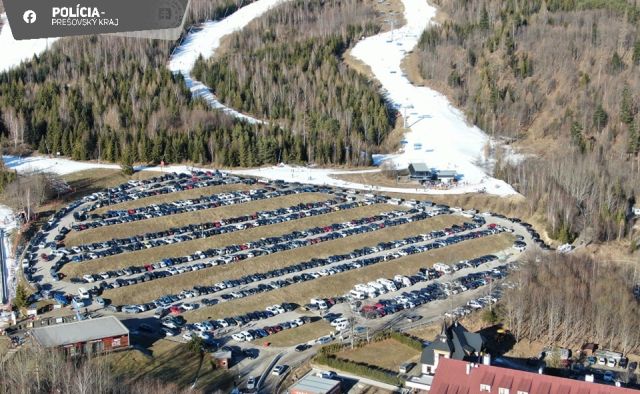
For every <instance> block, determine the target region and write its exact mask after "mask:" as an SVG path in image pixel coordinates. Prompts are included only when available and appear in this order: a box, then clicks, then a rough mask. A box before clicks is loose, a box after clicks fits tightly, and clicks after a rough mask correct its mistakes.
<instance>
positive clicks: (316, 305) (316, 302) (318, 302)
mask: <svg viewBox="0 0 640 394" xmlns="http://www.w3.org/2000/svg"><path fill="white" fill-rule="evenodd" d="M495 230H497V231H499V228H497V227H496V228H495ZM472 233H482V234H484V235H490V234H493V232H488V231H487V230H482V231H477V232H471V233H468V234H472ZM468 234H460V235H457V236H451V237H449V238H453V237H456V239H458V242H461V241H462V240H463V239H468V238H462V237H464V236H467V235H468ZM439 242H440V241H437V242H434V243H430V244H428V245H434V244H435V245H441V244H440V243H439ZM400 244H402V241H400ZM437 247H441V246H437ZM413 248H417V246H415V245H412V246H409V247H408V248H405V249H403V250H407V249H410V250H413ZM407 254H411V253H409V252H408V253H407ZM399 257H402V255H397V256H396V255H395V253H389V254H386V255H384V256H377V257H372V258H367V259H360V260H354V261H353V262H351V263H345V264H341V265H339V266H337V267H332V268H333V269H336V268H337V269H339V270H343V269H344V271H347V270H351V269H357V268H361V267H363V266H367V265H371V264H375V263H378V262H381V261H388V260H389V259H393V258H399ZM385 258H386V260H385ZM485 261H489V259H486V260H485ZM431 271H432V272H433V273H432V276H431V277H430V276H429V275H425V274H424V273H419V274H417V277H420V278H422V280H429V279H430V278H431V279H433V278H435V277H438V275H441V274H440V273H437V271H435V270H431ZM340 272H343V271H340ZM429 272H430V271H429ZM470 275H471V276H469V277H473V276H472V275H473V274H470ZM313 279H315V278H314V277H313V276H311V275H310V274H302V275H300V276H298V280H299V281H305V280H313ZM461 280H462V281H464V280H465V279H464V278H463V279H461ZM293 283H298V282H296V281H294V280H293V279H292V278H289V279H287V280H281V281H276V287H272V286H271V284H270V285H266V284H261V285H258V286H257V287H254V288H252V289H251V288H250V289H246V290H242V291H238V292H235V293H233V294H225V296H230V297H231V298H242V297H246V296H249V295H254V294H258V293H261V292H265V291H270V290H273V289H275V288H279V287H284V286H288V285H291V284H293ZM443 291H444V290H443ZM223 299H224V297H223ZM342 299H343V300H346V299H348V298H344V297H342ZM312 301H313V302H311V303H310V304H308V305H306V308H307V309H328V308H329V307H330V306H331V305H332V303H330V302H328V301H327V300H325V299H313V300H312ZM322 305H325V306H324V307H322ZM256 313H263V312H256Z"/></svg>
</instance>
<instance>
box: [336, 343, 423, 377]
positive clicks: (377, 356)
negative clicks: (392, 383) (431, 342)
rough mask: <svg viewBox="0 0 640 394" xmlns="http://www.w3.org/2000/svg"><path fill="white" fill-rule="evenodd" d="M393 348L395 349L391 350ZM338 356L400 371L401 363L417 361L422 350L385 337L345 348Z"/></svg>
mask: <svg viewBox="0 0 640 394" xmlns="http://www.w3.org/2000/svg"><path fill="white" fill-rule="evenodd" d="M391 349H393V351H390V350H391ZM336 356H337V357H338V358H342V359H345V360H351V361H355V362H357V363H365V364H370V365H375V366H378V367H381V368H385V369H388V370H389V371H393V372H398V369H399V367H400V365H401V364H403V363H405V362H409V361H410V362H414V363H417V362H418V358H419V357H420V352H419V351H417V350H416V349H413V348H411V347H409V346H407V345H405V344H402V343H400V342H398V341H396V340H395V339H385V340H383V341H379V342H372V343H370V344H368V345H365V346H363V347H360V348H356V349H349V348H347V349H344V350H342V351H341V352H340V353H338V354H336ZM414 368H415V367H414Z"/></svg>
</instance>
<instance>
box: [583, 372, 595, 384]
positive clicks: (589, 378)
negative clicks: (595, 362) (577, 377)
mask: <svg viewBox="0 0 640 394" xmlns="http://www.w3.org/2000/svg"><path fill="white" fill-rule="evenodd" d="M584 381H585V382H589V383H593V374H587V375H584Z"/></svg>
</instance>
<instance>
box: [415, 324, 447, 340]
mask: <svg viewBox="0 0 640 394" xmlns="http://www.w3.org/2000/svg"><path fill="white" fill-rule="evenodd" d="M441 331H442V322H437V323H433V324H429V325H425V326H420V327H418V328H413V329H411V330H408V331H407V334H409V335H412V336H414V337H416V338H420V339H424V340H425V341H433V339H434V338H435V337H436V336H437V335H438V334H440V332H441Z"/></svg>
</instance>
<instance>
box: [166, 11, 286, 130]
mask: <svg viewBox="0 0 640 394" xmlns="http://www.w3.org/2000/svg"><path fill="white" fill-rule="evenodd" d="M285 1H287V0H258V1H255V2H253V3H251V4H249V5H246V6H244V7H242V8H240V9H239V10H237V11H236V12H234V13H233V14H231V15H229V16H228V17H226V18H224V19H222V20H219V21H209V22H206V23H204V24H202V25H201V26H197V27H192V28H191V29H190V30H189V33H188V34H187V36H186V37H185V38H184V39H183V41H182V42H181V43H180V45H179V46H178V47H177V48H176V49H175V50H174V52H173V54H172V55H171V59H170V60H169V69H170V70H171V71H172V72H174V73H180V74H182V76H183V77H184V79H185V82H186V84H187V87H188V88H189V89H190V90H191V94H192V95H193V96H195V97H202V98H203V99H204V100H205V101H206V102H207V103H208V104H209V105H210V106H211V107H212V108H216V109H221V110H222V111H224V112H226V113H227V114H229V115H231V116H234V117H236V118H239V119H242V120H245V121H247V122H249V123H253V124H256V123H263V121H261V120H259V119H256V118H253V117H251V116H248V115H245V114H242V113H240V112H238V111H236V110H234V109H232V108H229V107H227V106H225V105H224V104H222V103H221V102H220V101H219V100H218V99H217V98H216V96H215V95H214V94H213V92H212V91H211V89H210V88H209V87H208V86H206V85H204V84H203V83H202V82H200V81H198V80H196V79H194V78H193V76H192V75H191V70H193V66H194V65H195V63H196V60H198V57H200V56H202V57H203V58H204V59H209V58H211V57H212V56H213V55H214V54H215V52H216V50H217V49H218V48H219V47H220V40H221V39H222V37H224V36H226V35H229V34H231V33H234V32H236V31H238V30H241V29H242V28H244V27H245V26H247V25H248V24H249V23H250V22H251V21H252V20H254V19H255V18H257V17H259V16H261V15H262V14H264V13H265V12H267V11H269V10H270V9H271V8H273V7H275V6H277V5H279V4H281V3H283V2H285Z"/></svg>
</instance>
